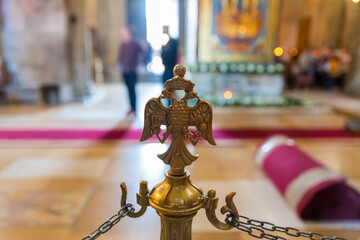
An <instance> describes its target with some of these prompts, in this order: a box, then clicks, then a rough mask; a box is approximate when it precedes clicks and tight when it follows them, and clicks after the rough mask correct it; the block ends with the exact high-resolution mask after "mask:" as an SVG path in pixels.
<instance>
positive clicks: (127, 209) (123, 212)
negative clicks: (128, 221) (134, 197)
mask: <svg viewBox="0 0 360 240" xmlns="http://www.w3.org/2000/svg"><path fill="white" fill-rule="evenodd" d="M134 211H135V208H134V206H133V205H132V204H131V203H127V204H126V205H125V206H123V207H122V208H121V209H120V210H119V211H118V212H117V213H116V214H115V215H114V216H112V217H111V218H109V220H107V221H106V222H104V223H103V224H101V225H100V227H98V228H97V229H96V230H95V231H93V232H92V233H90V234H89V235H88V236H86V237H84V238H83V239H81V240H94V239H97V238H98V237H99V236H100V235H101V234H104V233H106V232H108V231H109V230H110V229H111V228H112V227H113V226H114V225H115V224H117V223H118V222H120V220H121V219H122V218H124V217H126V216H127V215H128V214H129V213H133V212H134Z"/></svg>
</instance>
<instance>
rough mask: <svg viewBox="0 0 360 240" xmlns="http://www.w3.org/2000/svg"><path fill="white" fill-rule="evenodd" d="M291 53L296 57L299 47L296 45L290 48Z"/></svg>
mask: <svg viewBox="0 0 360 240" xmlns="http://www.w3.org/2000/svg"><path fill="white" fill-rule="evenodd" d="M289 54H290V56H292V57H295V56H297V55H298V54H299V50H297V48H294V47H293V48H290V50H289Z"/></svg>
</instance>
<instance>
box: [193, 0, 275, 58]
mask: <svg viewBox="0 0 360 240" xmlns="http://www.w3.org/2000/svg"><path fill="white" fill-rule="evenodd" d="M278 5H279V1H278V0H205V1H201V3H200V24H199V30H200V39H199V60H200V61H202V62H217V61H223V62H237V61H243V62H260V61H261V62H265V61H271V60H272V49H273V47H274V37H275V29H276V25H277V16H276V14H277V12H278V11H277V10H278Z"/></svg>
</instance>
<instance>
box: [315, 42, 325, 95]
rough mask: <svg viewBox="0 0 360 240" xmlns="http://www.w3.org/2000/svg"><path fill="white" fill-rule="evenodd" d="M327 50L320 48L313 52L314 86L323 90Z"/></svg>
mask: <svg viewBox="0 0 360 240" xmlns="http://www.w3.org/2000/svg"><path fill="white" fill-rule="evenodd" d="M328 52H329V51H328V49H327V48H322V49H319V50H317V51H316V52H314V69H315V86H316V87H318V88H324V81H325V77H326V73H325V67H324V66H325V63H326V61H327V55H328Z"/></svg>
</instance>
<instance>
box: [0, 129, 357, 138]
mask: <svg viewBox="0 0 360 240" xmlns="http://www.w3.org/2000/svg"><path fill="white" fill-rule="evenodd" d="M141 133H142V130H141V129H125V130H120V129H81V130H79V129H41V130H40V129H32V130H29V129H17V130H0V140H139V139H140V136H141ZM273 134H284V135H287V136H288V137H290V138H353V137H354V136H353V135H351V134H350V133H349V132H347V131H346V130H345V129H234V130H232V129H215V130H214V138H215V139H217V140H223V139H256V138H265V137H267V136H270V135H273ZM153 140H156V138H153Z"/></svg>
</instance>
